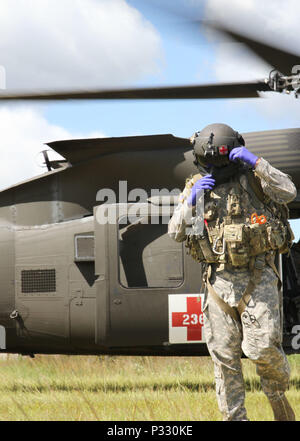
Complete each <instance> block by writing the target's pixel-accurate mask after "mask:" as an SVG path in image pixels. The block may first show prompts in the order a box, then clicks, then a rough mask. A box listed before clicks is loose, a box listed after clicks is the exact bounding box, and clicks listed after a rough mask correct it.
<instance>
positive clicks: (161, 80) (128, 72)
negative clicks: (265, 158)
mask: <svg viewBox="0 0 300 441" xmlns="http://www.w3.org/2000/svg"><path fill="white" fill-rule="evenodd" d="M162 3H163V5H164V8H161V7H158V6H159V5H161V4H162ZM174 4H175V6H174ZM169 10H172V11H173V10H175V12H177V13H178V12H179V15H176V14H174V15H172V14H169ZM180 15H181V16H183V18H186V17H192V18H195V17H201V18H209V19H211V18H213V19H217V20H220V21H222V22H223V23H226V25H227V26H228V25H229V26H230V27H232V28H235V29H242V30H244V31H247V32H248V33H249V34H250V35H254V36H256V37H257V36H258V37H259V36H261V38H263V39H264V40H267V41H269V42H272V43H275V44H278V45H280V46H282V47H283V48H287V49H289V50H291V51H295V52H296V53H299V52H300V51H299V49H298V48H299V47H300V36H299V33H297V30H298V19H299V16H300V2H299V1H298V0H286V1H285V2H284V8H283V7H282V1H279V0H266V1H264V2H261V1H260V0H243V1H240V0H177V1H176V2H174V1H171V0H164V2H161V1H158V0H147V1H145V0H1V3H0V66H2V68H0V77H1V79H0V87H1V85H2V86H3V80H4V75H3V73H4V71H5V82H6V88H7V89H11V90H12V89H14V90H15V89H22V90H23V89H28V90H34V89H65V88H71V89H72V88H76V89H88V88H102V87H119V86H123V87H131V86H133V87H134V86H136V85H138V86H142V85H145V86H151V85H154V84H157V85H168V84H180V85H181V84H198V83H211V82H219V81H232V82H234V81H240V80H249V79H251V80H253V79H261V78H264V77H266V76H267V75H268V73H269V70H270V68H269V66H267V65H265V64H264V63H263V62H261V61H260V60H259V59H257V58H255V57H253V56H251V55H249V53H247V52H245V50H244V49H243V48H242V47H241V46H240V45H238V44H232V43H229V42H228V41H227V42H224V41H223V42H222V41H220V40H218V39H216V38H213V36H212V35H210V34H208V33H207V32H205V31H203V30H199V32H196V31H194V30H193V31H192V30H191V29H189V32H187V28H185V27H184V26H179V25H178V24H180V23H179V22H180V20H179V16H180ZM1 74H2V75H1ZM299 117H300V103H299V100H298V101H297V100H295V99H293V98H292V97H290V96H281V95H276V96H272V97H270V96H268V97H267V98H265V99H255V100H251V99H243V100H203V101H196V100H195V101H188V100H184V101H172V102H165V101H150V102H149V101H148V102H143V101H140V102H86V101H85V102H68V103H43V104H41V103H39V104H26V105H25V104H9V105H3V104H1V106H0V142H1V154H2V164H3V169H2V173H1V175H0V189H1V188H5V187H7V186H9V185H11V184H13V183H15V182H17V181H20V180H23V179H26V178H28V177H31V176H34V175H36V174H40V173H41V172H43V169H42V168H40V167H39V165H38V164H39V157H38V153H39V152H40V151H41V150H43V149H44V145H43V144H44V143H45V142H48V141H54V140H57V139H65V138H74V137H91V136H92V137H94V136H126V135H134V134H141V135H144V134H155V133H173V134H174V135H177V136H183V137H188V136H190V135H191V134H192V133H193V132H194V131H195V130H199V129H201V127H203V126H205V125H206V124H209V123H212V122H216V121H217V122H224V123H227V124H230V125H231V126H233V127H234V128H236V129H237V130H239V131H240V132H247V131H256V130H268V129H277V128H288V127H299V120H300V118H299ZM299 230H300V229H299Z"/></svg>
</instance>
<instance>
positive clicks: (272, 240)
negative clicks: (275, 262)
mask: <svg viewBox="0 0 300 441" xmlns="http://www.w3.org/2000/svg"><path fill="white" fill-rule="evenodd" d="M267 235H268V243H269V246H270V248H271V249H272V250H279V249H281V248H283V247H284V245H285V243H286V236H287V235H286V228H285V226H284V225H283V223H282V222H281V221H280V220H272V221H271V222H270V223H269V224H268V226H267Z"/></svg>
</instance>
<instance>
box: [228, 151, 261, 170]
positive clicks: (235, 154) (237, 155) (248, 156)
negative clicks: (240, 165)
mask: <svg viewBox="0 0 300 441" xmlns="http://www.w3.org/2000/svg"><path fill="white" fill-rule="evenodd" d="M238 159H240V160H241V161H243V162H245V163H246V164H248V165H251V167H252V168H254V167H255V164H256V161H257V160H258V157H257V156H255V155H254V154H253V153H251V152H249V150H248V149H246V147H235V148H234V149H233V150H231V152H230V153H229V160H230V161H233V162H236V161H237V160H238Z"/></svg>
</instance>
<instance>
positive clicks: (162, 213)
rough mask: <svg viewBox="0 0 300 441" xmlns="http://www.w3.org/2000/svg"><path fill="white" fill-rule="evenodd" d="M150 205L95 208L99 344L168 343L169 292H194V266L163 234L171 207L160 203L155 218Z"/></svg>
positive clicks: (197, 274) (197, 273) (196, 286)
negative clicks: (106, 220) (107, 220)
mask: <svg viewBox="0 0 300 441" xmlns="http://www.w3.org/2000/svg"><path fill="white" fill-rule="evenodd" d="M151 209H152V204H147V203H144V204H115V205H110V206H104V205H102V206H100V207H97V208H96V209H95V236H96V274H97V275H98V280H97V319H96V322H97V330H96V342H97V343H98V344H104V345H106V346H111V347H112V346H113V347H116V346H119V347H122V346H123V347H124V346H127V347H128V346H135V347H136V346H138V345H143V346H145V345H149V346H156V345H162V344H166V343H168V342H169V324H168V319H169V307H168V302H169V298H170V296H172V295H173V296H174V295H176V294H182V293H185V294H189V293H197V292H199V286H200V276H201V274H200V271H199V264H197V263H196V262H194V261H193V260H192V259H190V258H189V259H188V262H189V264H188V265H187V264H186V262H187V259H186V252H185V248H184V244H183V243H178V242H175V241H174V240H172V239H171V238H170V237H169V236H168V234H167V230H168V221H169V219H170V216H171V215H172V212H173V209H174V207H172V206H171V209H170V207H169V206H167V207H164V206H160V207H159V208H157V211H156V214H155V216H153V215H152V212H151ZM132 212H134V214H136V213H138V216H135V215H134V216H132ZM108 217H110V219H109V222H107V223H104V221H105V219H107V218H108Z"/></svg>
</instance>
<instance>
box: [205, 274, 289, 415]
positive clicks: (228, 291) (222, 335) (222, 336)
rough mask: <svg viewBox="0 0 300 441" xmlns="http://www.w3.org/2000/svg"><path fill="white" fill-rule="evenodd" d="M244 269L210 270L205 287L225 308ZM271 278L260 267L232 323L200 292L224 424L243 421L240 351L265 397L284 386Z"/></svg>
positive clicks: (235, 297) (233, 300) (239, 287)
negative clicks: (245, 303) (258, 278)
mask: <svg viewBox="0 0 300 441" xmlns="http://www.w3.org/2000/svg"><path fill="white" fill-rule="evenodd" d="M249 277H250V275H249V271H248V270H247V269H243V270H240V269H239V270H238V269H234V270H230V271H229V270H223V271H220V272H216V271H215V270H213V273H212V277H211V279H210V280H211V284H212V286H213V288H214V290H215V291H216V293H217V294H218V295H219V296H220V297H221V298H223V300H224V301H226V302H227V303H228V304H229V305H230V306H233V307H234V306H237V304H238V302H239V300H240V298H241V295H242V293H243V291H244V289H245V288H246V286H247V283H248V280H249ZM280 303H281V302H280V298H279V294H278V288H277V277H276V275H275V273H274V272H273V270H272V269H271V268H270V267H268V266H266V267H265V268H264V270H263V274H262V279H261V282H260V284H259V285H257V287H256V288H255V290H254V291H253V293H252V297H251V300H250V302H249V304H248V306H247V308H246V309H245V311H244V312H243V313H242V316H241V322H236V321H235V320H234V319H233V318H232V317H231V316H229V315H228V314H226V313H225V312H223V310H221V309H220V307H219V306H218V305H217V304H216V303H215V302H214V300H213V299H212V298H211V297H210V296H209V294H207V293H206V301H205V307H204V332H205V340H206V343H207V347H208V350H209V353H210V355H211V357H212V360H213V362H214V370H215V381H216V394H217V400H218V405H219V409H220V411H221V413H222V415H223V420H225V421H238V420H247V413H246V409H245V406H244V402H245V386H244V379H243V374H242V367H241V356H242V352H243V353H244V355H246V357H248V358H249V359H250V360H252V361H253V362H254V363H255V364H256V372H257V374H258V375H259V376H260V382H261V386H262V389H263V391H264V393H265V394H266V395H267V397H268V398H270V399H272V398H275V397H278V394H282V393H284V391H285V390H286V389H287V388H288V383H289V374H290V369H289V365H288V362H287V359H286V356H285V354H284V352H283V349H282V346H281V343H282V341H281V336H282V332H281V329H282V328H281V307H280Z"/></svg>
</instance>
